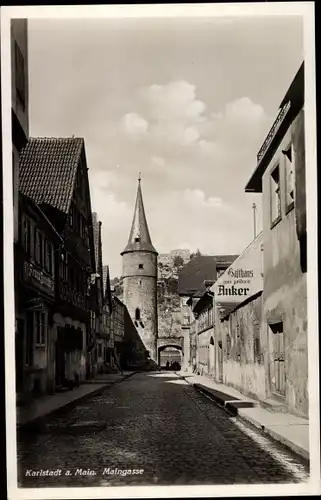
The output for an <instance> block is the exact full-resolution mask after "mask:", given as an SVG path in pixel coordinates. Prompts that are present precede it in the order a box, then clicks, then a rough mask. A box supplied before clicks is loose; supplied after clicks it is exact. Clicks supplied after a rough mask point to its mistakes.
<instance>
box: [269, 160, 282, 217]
mask: <svg viewBox="0 0 321 500" xmlns="http://www.w3.org/2000/svg"><path fill="white" fill-rule="evenodd" d="M280 218H281V191H280V167H279V165H277V166H276V167H275V168H274V170H273V171H272V173H271V223H272V225H274V224H275V223H276V222H278V221H279V220H280Z"/></svg>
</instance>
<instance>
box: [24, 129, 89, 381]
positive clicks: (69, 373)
mask: <svg viewBox="0 0 321 500" xmlns="http://www.w3.org/2000/svg"><path fill="white" fill-rule="evenodd" d="M19 177H20V190H21V193H22V194H24V195H25V196H28V197H30V198H31V199H32V200H33V201H34V202H35V203H37V204H38V205H39V206H40V208H41V210H42V211H43V212H44V214H45V215H46V217H47V218H48V220H49V221H50V223H51V224H52V226H53V227H54V228H55V230H56V232H57V233H58V234H59V236H60V237H61V239H62V240H63V246H62V248H60V249H59V251H58V252H56V275H55V288H56V294H55V303H54V311H53V315H52V329H51V333H52V335H51V343H50V345H48V352H49V354H48V356H49V358H50V361H49V364H50V366H51V367H52V370H53V373H54V389H57V388H59V387H62V386H69V387H70V386H74V385H77V384H79V383H80V382H82V381H84V380H85V378H86V374H87V372H88V370H87V365H88V351H87V349H88V348H91V346H92V344H94V339H93V338H92V336H93V335H94V331H93V329H92V328H91V317H90V307H89V298H90V277H91V275H92V274H93V273H94V272H95V258H94V252H95V249H94V240H93V229H92V215H91V203H90V192H89V184H88V172H87V164H86V155H85V145H84V141H83V139H80V138H64V139H56V138H35V139H30V140H29V141H28V143H27V145H26V147H25V148H24V150H23V151H22V154H21V157H20V170H19Z"/></svg>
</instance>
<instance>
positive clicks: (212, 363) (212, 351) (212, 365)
mask: <svg viewBox="0 0 321 500" xmlns="http://www.w3.org/2000/svg"><path fill="white" fill-rule="evenodd" d="M208 369H209V373H210V374H211V375H214V374H215V349H214V341H213V343H212V339H211V342H210V345H209V349H208Z"/></svg>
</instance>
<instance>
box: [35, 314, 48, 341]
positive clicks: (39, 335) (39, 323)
mask: <svg viewBox="0 0 321 500" xmlns="http://www.w3.org/2000/svg"><path fill="white" fill-rule="evenodd" d="M34 324H35V332H36V339H35V341H36V345H38V346H43V345H45V343H46V336H45V327H46V315H45V313H43V312H38V311H37V312H35V313H34Z"/></svg>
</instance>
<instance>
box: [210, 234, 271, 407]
mask: <svg viewBox="0 0 321 500" xmlns="http://www.w3.org/2000/svg"><path fill="white" fill-rule="evenodd" d="M262 290H263V233H260V234H259V235H258V236H257V237H256V238H255V239H254V240H253V241H252V242H251V243H250V245H248V246H247V248H245V250H244V251H243V252H242V253H241V254H240V255H239V257H238V258H237V259H236V260H235V261H234V262H233V264H232V265H231V266H230V267H228V269H226V270H225V271H224V273H222V274H221V276H220V277H219V278H218V279H217V281H216V282H215V284H214V285H213V286H212V287H211V291H212V292H213V295H214V337H213V340H214V370H213V372H212V373H213V376H214V378H215V380H217V381H219V382H223V383H224V384H226V385H229V386H232V387H234V388H236V389H238V390H240V391H241V392H242V393H244V394H247V395H248V396H251V397H254V398H255V399H262V400H263V399H265V397H266V391H265V369H264V350H263V333H262Z"/></svg>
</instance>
